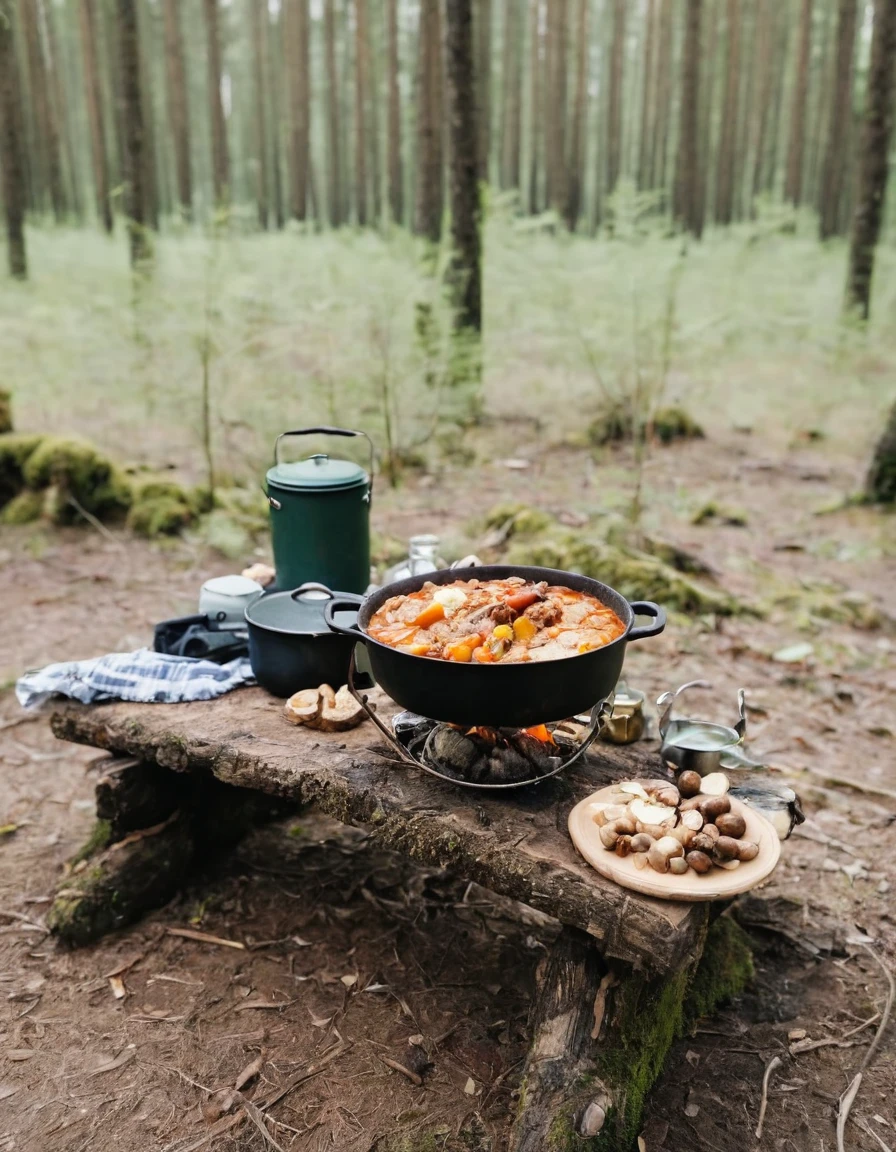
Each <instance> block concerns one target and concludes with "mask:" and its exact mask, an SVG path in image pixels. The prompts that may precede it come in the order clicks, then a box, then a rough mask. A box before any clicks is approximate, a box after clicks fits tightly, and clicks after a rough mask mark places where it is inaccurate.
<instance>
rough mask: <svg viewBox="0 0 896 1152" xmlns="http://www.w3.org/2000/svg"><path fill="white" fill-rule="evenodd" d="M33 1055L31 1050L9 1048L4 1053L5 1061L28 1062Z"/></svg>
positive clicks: (33, 1052)
mask: <svg viewBox="0 0 896 1152" xmlns="http://www.w3.org/2000/svg"><path fill="white" fill-rule="evenodd" d="M34 1055H35V1051H34V1049H33V1048H10V1049H9V1050H8V1051H7V1052H6V1053H5V1056H6V1059H7V1060H30V1059H31V1057H32V1056H34Z"/></svg>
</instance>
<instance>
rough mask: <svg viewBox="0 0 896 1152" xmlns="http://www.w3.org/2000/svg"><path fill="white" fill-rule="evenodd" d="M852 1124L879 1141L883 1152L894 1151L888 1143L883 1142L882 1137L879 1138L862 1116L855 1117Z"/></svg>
mask: <svg viewBox="0 0 896 1152" xmlns="http://www.w3.org/2000/svg"><path fill="white" fill-rule="evenodd" d="M852 1122H853V1124H855V1126H856V1127H857V1128H861V1129H862V1131H863V1132H865V1133H867V1135H869V1136H871V1137H872V1139H874V1140H876V1141H877V1143H878V1145H879V1146H880V1149H881V1152H893V1149H892V1148H891V1147H890V1145H889V1144H887V1143H886V1141H884V1140H881V1138H880V1136H878V1134H877V1133H876V1132H875V1131H874V1129H873V1128H872V1127H871V1125H870V1124H869V1123H868V1122H867V1121H866V1120H863V1119H862V1117H861V1116H853V1117H852Z"/></svg>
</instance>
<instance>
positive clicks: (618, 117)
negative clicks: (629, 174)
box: [607, 0, 671, 196]
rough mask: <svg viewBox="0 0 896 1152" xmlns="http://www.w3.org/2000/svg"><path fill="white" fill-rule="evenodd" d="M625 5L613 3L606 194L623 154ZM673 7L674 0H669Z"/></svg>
mask: <svg viewBox="0 0 896 1152" xmlns="http://www.w3.org/2000/svg"><path fill="white" fill-rule="evenodd" d="M625 4H626V0H614V3H613V43H612V47H611V50H610V91H609V103H608V106H607V195H608V196H612V194H613V192H614V191H615V189H616V184H617V182H618V180H619V166H620V159H621V156H622V83H623V68H624V64H625ZM667 6H668V7H669V8H670V10H671V0H667Z"/></svg>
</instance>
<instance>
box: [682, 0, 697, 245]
mask: <svg viewBox="0 0 896 1152" xmlns="http://www.w3.org/2000/svg"><path fill="white" fill-rule="evenodd" d="M701 4H702V0H687V9H686V13H685V32H684V59H683V61H682V65H681V102H680V105H679V115H680V121H679V124H680V127H679V139H678V179H677V184H676V187H677V196H676V199H677V202H678V203H677V208H676V210H675V215H676V217H677V218H678V219H679V221H680V222H681V224H682V226H683V227H684V228H686V229H687V230H688V231H689V232H691V233H692V234H693V235H694V236H695V237H696V238H697V239H698V240H699V239H700V237H701V235H702V234H703V219H702V198H701V196H700V155H699V149H698V142H697V133H698V129H699V110H700V16H701Z"/></svg>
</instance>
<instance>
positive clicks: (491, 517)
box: [483, 504, 554, 540]
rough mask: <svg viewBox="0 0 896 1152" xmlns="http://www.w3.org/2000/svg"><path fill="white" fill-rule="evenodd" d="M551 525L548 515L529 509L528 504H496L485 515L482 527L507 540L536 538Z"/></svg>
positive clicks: (538, 510)
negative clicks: (496, 532)
mask: <svg viewBox="0 0 896 1152" xmlns="http://www.w3.org/2000/svg"><path fill="white" fill-rule="evenodd" d="M553 523H554V521H553V520H552V519H551V517H550V516H549V515H548V513H547V512H543V511H542V510H541V509H540V508H531V507H529V505H528V504H496V505H495V507H494V508H492V509H491V511H489V512H488V513H486V516H485V520H484V524H483V526H484V528H485V530H486V531H489V530H491V531H501V532H502V533H504V539H505V540H507V539H510V538H511V537H514V536H515V537H518V538H519V537H525V538H531V537H532V536H538V535H539V534H540V533H542V532H545V531H546V530H547V529H548V528H550V527H551V526H552V525H553Z"/></svg>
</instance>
